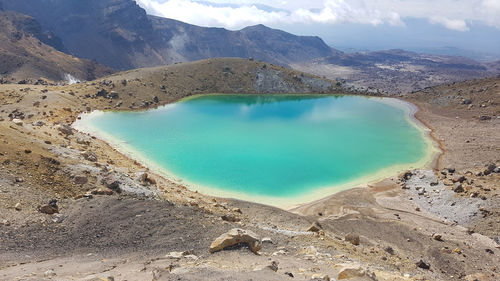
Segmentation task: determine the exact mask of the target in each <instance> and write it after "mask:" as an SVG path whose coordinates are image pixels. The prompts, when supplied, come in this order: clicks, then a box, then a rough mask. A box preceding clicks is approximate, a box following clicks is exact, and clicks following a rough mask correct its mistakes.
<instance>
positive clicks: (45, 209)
mask: <svg viewBox="0 0 500 281" xmlns="http://www.w3.org/2000/svg"><path fill="white" fill-rule="evenodd" d="M39 210H40V213H44V214H47V215H53V214H55V213H57V212H58V211H59V210H58V209H56V208H54V207H52V206H49V205H43V206H41V207H40V208H39Z"/></svg>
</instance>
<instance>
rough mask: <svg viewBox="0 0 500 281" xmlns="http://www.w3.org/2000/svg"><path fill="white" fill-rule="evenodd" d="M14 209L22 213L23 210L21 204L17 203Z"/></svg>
mask: <svg viewBox="0 0 500 281" xmlns="http://www.w3.org/2000/svg"><path fill="white" fill-rule="evenodd" d="M14 209H16V211H21V210H22V208H21V203H17V204H16V205H15V206H14Z"/></svg>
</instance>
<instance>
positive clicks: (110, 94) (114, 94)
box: [108, 91, 120, 99]
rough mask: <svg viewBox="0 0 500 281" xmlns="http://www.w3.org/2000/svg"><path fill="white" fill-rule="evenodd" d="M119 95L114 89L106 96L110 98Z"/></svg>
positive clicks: (116, 97) (115, 97)
mask: <svg viewBox="0 0 500 281" xmlns="http://www.w3.org/2000/svg"><path fill="white" fill-rule="evenodd" d="M119 97H120V95H118V93H117V92H115V91H111V93H109V95H108V98H110V99H118V98H119Z"/></svg>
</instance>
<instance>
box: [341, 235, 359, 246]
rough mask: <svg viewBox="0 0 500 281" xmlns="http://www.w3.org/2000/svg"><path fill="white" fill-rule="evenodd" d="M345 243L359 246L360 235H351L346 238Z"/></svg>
mask: <svg viewBox="0 0 500 281" xmlns="http://www.w3.org/2000/svg"><path fill="white" fill-rule="evenodd" d="M345 241H347V242H349V243H351V244H353V245H355V246H358V245H359V243H360V241H359V235H357V234H354V233H349V234H347V235H346V236H345Z"/></svg>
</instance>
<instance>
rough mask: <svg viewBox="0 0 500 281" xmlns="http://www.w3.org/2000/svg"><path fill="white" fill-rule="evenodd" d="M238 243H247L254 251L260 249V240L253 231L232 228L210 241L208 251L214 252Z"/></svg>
mask: <svg viewBox="0 0 500 281" xmlns="http://www.w3.org/2000/svg"><path fill="white" fill-rule="evenodd" d="M238 244H247V245H248V247H249V248H250V250H251V251H252V252H254V253H257V252H258V251H259V250H260V249H262V242H261V240H260V238H259V237H258V236H257V235H256V234H255V233H253V232H252V231H250V230H244V229H241V228H233V229H231V230H230V231H229V232H226V233H224V234H222V235H221V236H219V237H218V238H217V239H215V240H214V241H213V242H212V244H211V245H210V253H215V252H218V251H221V250H224V249H225V248H227V247H231V246H235V245H238Z"/></svg>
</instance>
